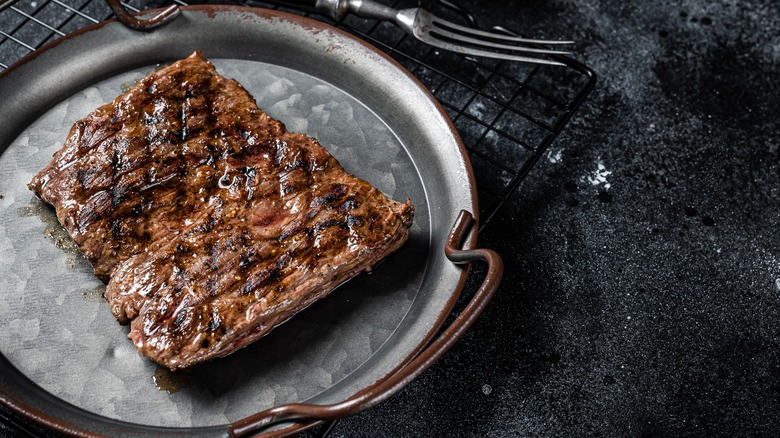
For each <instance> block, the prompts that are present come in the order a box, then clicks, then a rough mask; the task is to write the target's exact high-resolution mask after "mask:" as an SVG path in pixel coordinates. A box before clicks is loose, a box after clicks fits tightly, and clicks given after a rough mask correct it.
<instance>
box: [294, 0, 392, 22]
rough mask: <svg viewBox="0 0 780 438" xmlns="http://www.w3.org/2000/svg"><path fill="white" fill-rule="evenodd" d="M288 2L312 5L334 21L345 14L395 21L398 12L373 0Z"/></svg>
mask: <svg viewBox="0 0 780 438" xmlns="http://www.w3.org/2000/svg"><path fill="white" fill-rule="evenodd" d="M290 3H294V4H301V6H308V7H314V8H315V9H316V10H317V11H319V12H321V13H324V14H326V15H328V16H329V17H330V18H332V19H334V20H336V21H341V20H343V19H344V17H346V16H347V14H355V15H357V16H359V17H363V18H368V19H373V20H386V21H395V17H396V14H397V13H398V11H397V10H396V9H393V8H390V7H387V6H385V5H383V4H380V3H377V2H375V1H373V0H296V1H293V2H290Z"/></svg>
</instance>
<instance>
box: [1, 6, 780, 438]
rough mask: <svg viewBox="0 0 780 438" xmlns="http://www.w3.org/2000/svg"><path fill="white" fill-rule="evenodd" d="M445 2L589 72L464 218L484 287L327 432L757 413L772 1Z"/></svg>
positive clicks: (478, 432) (773, 341) (774, 300)
mask: <svg viewBox="0 0 780 438" xmlns="http://www.w3.org/2000/svg"><path fill="white" fill-rule="evenodd" d="M458 3H459V4H461V5H463V6H465V7H467V8H468V9H470V10H471V11H472V12H473V13H474V15H476V16H477V17H478V19H479V24H480V25H482V26H489V25H493V24H497V25H502V26H505V27H507V28H511V29H515V30H518V31H521V32H523V33H524V34H526V35H529V36H547V37H553V38H571V39H573V40H575V41H577V45H576V46H575V49H574V50H575V55H574V57H575V58H576V59H578V60H580V61H582V62H583V63H585V64H586V65H588V66H590V67H591V68H593V69H594V70H595V71H596V72H597V74H598V75H599V82H598V84H597V85H596V88H595V89H594V90H593V92H592V93H591V95H590V98H589V99H588V101H587V102H586V103H585V105H584V106H583V107H582V108H581V110H580V111H579V112H578V113H577V114H576V115H575V116H574V118H573V119H572V120H571V122H570V123H569V125H568V126H567V127H566V129H565V130H564V132H563V133H562V135H561V136H559V138H558V139H557V140H556V141H555V143H554V144H553V145H552V146H551V148H550V152H551V154H550V155H548V156H546V157H545V158H543V159H542V160H541V161H540V162H539V163H538V164H537V165H536V166H535V168H534V170H533V171H532V173H531V174H530V175H529V176H528V178H527V179H526V180H525V182H524V183H523V184H522V186H521V187H520V189H519V190H518V193H516V194H515V196H514V197H513V198H512V202H511V203H510V204H509V205H507V206H506V208H504V209H502V210H501V211H500V213H499V214H498V216H497V218H496V219H495V221H494V222H493V223H491V224H490V225H489V226H488V227H487V228H486V229H485V230H484V233H483V234H482V235H481V238H480V240H481V245H482V246H485V247H489V248H493V249H495V250H497V251H498V252H499V253H501V254H502V256H503V258H504V261H505V264H506V275H505V279H504V282H503V284H502V286H501V288H500V289H499V291H498V293H497V294H496V296H495V298H494V300H493V302H492V303H491V305H490V307H489V308H488V309H487V310H486V312H485V313H484V314H483V315H482V317H481V318H480V320H479V321H478V322H477V324H476V325H475V326H474V327H473V328H472V330H470V331H469V332H468V333H467V334H466V335H465V337H464V338H463V339H462V340H461V341H460V342H459V343H458V344H457V345H456V346H455V347H454V348H453V349H452V350H451V351H450V352H449V353H447V354H446V355H445V356H444V357H443V358H442V360H441V361H439V362H438V363H437V364H435V365H434V367H433V368H432V369H430V370H429V371H428V372H426V373H424V374H423V375H422V376H421V377H420V378H418V379H417V380H415V381H414V382H412V383H411V384H410V385H409V386H408V387H406V388H405V389H403V390H402V391H401V392H400V393H399V394H397V395H396V396H394V397H393V398H391V399H390V400H388V401H386V402H384V403H382V404H380V405H379V406H377V407H375V408H372V409H370V410H368V411H365V412H363V413H360V414H358V415H356V416H353V417H350V418H347V419H345V420H343V421H341V422H339V423H338V424H337V425H336V426H335V428H334V429H333V432H332V435H331V436H334V437H352V436H380V437H397V436H467V437H472V436H473V437H481V436H496V437H504V436H583V435H597V436H678V435H695V436H735V435H750V436H762V435H763V436H772V435H774V434H776V431H777V430H780V357H779V355H780V350H779V349H778V344H779V342H778V339H780V337H779V336H780V318H779V317H780V233H778V226H779V225H780V224H779V222H780V169H779V168H778V163H780V126H779V125H778V121H777V119H778V113H779V112H780V3H777V2H774V1H770V0H753V1H740V2H736V1H715V2H711V1H704V0H679V1H674V2H672V1H657V2H638V1H634V2H620V1H603V0H602V1H599V0H557V1H542V0H535V1H509V0H501V1H493V2H478V1H476V0H468V1H466V0H463V1H459V2H458ZM3 424H6V423H2V422H0V435H2V434H8V435H9V436H16V433H14V432H10V430H9V429H8V428H7V426H3ZM31 427H32V426H31ZM31 430H33V431H34V432H35V433H36V434H37V433H40V431H39V429H35V428H33V429H31ZM20 436H21V435H20Z"/></svg>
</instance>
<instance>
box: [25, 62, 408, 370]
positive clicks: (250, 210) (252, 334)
mask: <svg viewBox="0 0 780 438" xmlns="http://www.w3.org/2000/svg"><path fill="white" fill-rule="evenodd" d="M29 187H30V189H31V190H33V191H34V192H35V193H36V194H37V195H38V196H39V197H40V198H41V199H43V200H44V201H46V202H48V203H50V204H52V205H53V206H54V207H55V209H56V212H57V217H58V219H59V221H60V223H62V225H63V226H64V227H65V228H66V229H67V230H68V232H69V233H70V236H71V237H72V238H73V240H74V241H75V242H76V243H77V244H78V246H79V247H80V248H81V250H82V251H83V252H84V254H85V255H86V257H87V259H88V260H89V261H90V263H91V264H92V266H93V268H94V271H95V274H96V275H97V276H98V277H99V278H101V279H102V280H103V281H104V282H107V283H108V285H107V287H106V291H105V298H106V300H107V301H108V303H109V306H110V308H111V311H112V312H113V314H114V316H116V318H117V320H119V322H120V323H122V324H127V323H130V327H131V329H130V334H129V338H130V339H132V341H133V342H134V343H135V345H136V347H137V348H138V350H139V351H140V352H141V353H142V354H143V355H145V356H147V357H149V358H150V359H152V360H154V361H155V362H157V363H159V364H161V365H163V366H166V367H168V368H170V369H171V370H176V369H179V368H184V367H188V366H190V365H193V364H196V363H199V362H203V361H205V360H208V359H211V358H215V357H220V356H225V355H227V354H230V353H231V352H233V351H235V350H237V349H239V348H241V347H244V346H246V345H248V344H250V343H252V342H253V341H255V340H257V339H258V338H260V337H262V336H263V335H265V334H267V333H268V332H269V331H270V330H271V329H272V328H273V327H275V326H276V325H278V324H280V323H282V322H283V321H285V320H286V319H287V318H289V317H290V316H292V315H293V314H295V313H296V312H298V311H299V310H301V309H303V308H304V307H306V306H308V305H310V304H312V303H313V302H314V301H316V300H318V299H320V298H322V297H324V296H326V295H327V294H329V293H330V292H331V291H332V290H333V289H334V288H336V286H338V285H339V284H341V283H342V282H344V281H346V280H348V279H350V278H352V277H354V276H355V275H358V274H359V273H361V272H364V271H369V270H371V269H372V267H373V266H374V265H375V264H376V263H377V262H378V261H379V260H381V259H382V258H384V257H385V256H387V255H388V254H390V253H391V252H393V251H395V250H396V249H398V248H399V247H400V246H401V245H403V243H404V242H405V241H406V239H407V238H408V235H409V227H410V226H411V224H412V220H413V215H414V208H413V207H412V205H411V204H410V201H408V200H407V202H406V203H399V202H396V201H394V200H392V199H390V198H388V197H387V196H385V195H384V194H382V193H381V192H379V191H378V190H377V189H376V188H374V187H372V186H371V185H370V184H369V183H367V182H366V181H364V180H362V179H360V178H357V177H355V176H353V175H350V174H348V173H346V172H345V171H344V169H343V168H342V166H341V165H340V164H339V163H338V161H337V160H336V159H335V158H334V157H332V156H331V155H330V154H329V153H328V152H327V151H326V150H325V148H323V147H322V146H321V145H320V144H319V143H318V142H317V140H315V139H313V138H310V137H307V136H306V135H303V134H299V133H292V132H287V130H286V129H285V127H284V125H283V124H282V123H281V122H279V121H278V120H275V119H273V118H271V117H269V116H268V115H267V114H266V113H265V112H263V111H262V110H260V109H259V108H258V107H257V105H256V103H255V101H254V99H253V98H252V96H251V95H250V94H249V93H248V92H247V91H246V90H245V89H244V88H243V87H242V86H241V85H240V84H239V83H237V82H236V81H234V80H228V79H226V78H224V77H222V76H221V75H219V74H218V73H217V71H216V70H215V69H214V66H213V65H212V64H211V63H210V62H208V61H207V60H206V59H204V58H203V57H202V56H201V54H200V53H198V52H196V53H194V54H192V55H191V56H189V57H188V58H186V59H183V60H181V61H178V62H176V63H174V64H172V65H170V66H168V67H166V68H163V69H161V70H159V71H157V72H155V73H152V74H151V75H149V76H147V77H146V78H144V79H143V80H141V81H140V82H139V83H138V84H137V85H135V86H134V87H133V88H132V89H130V90H129V91H128V92H127V93H125V94H123V95H121V96H119V97H118V98H116V99H115V100H114V101H113V102H112V103H109V104H107V105H104V106H101V107H100V108H98V109H96V110H95V111H94V112H92V113H91V114H89V115H88V116H87V117H85V118H84V119H81V120H79V121H78V122H76V123H75V124H74V126H73V127H72V128H71V131H70V134H69V136H68V138H67V140H66V141H65V144H64V145H63V147H62V149H60V150H59V151H57V152H56V153H55V154H54V158H53V159H52V161H51V163H49V165H48V166H46V167H45V168H44V169H43V170H42V171H41V172H40V173H39V174H38V175H36V176H35V177H34V178H33V180H32V182H31V183H30V184H29Z"/></svg>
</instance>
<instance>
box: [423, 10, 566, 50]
mask: <svg viewBox="0 0 780 438" xmlns="http://www.w3.org/2000/svg"><path fill="white" fill-rule="evenodd" d="M423 11H424V10H420V11H419V12H418V14H419V15H418V17H419V18H423V17H422V14H420V13H421V12H423ZM425 12H426V14H425V15H426V16H425V17H424V18H425V19H426V20H427V21H429V22H430V23H434V24H438V25H439V26H440V27H444V28H449V29H451V30H456V31H460V32H463V33H465V34H469V35H471V36H474V37H477V36H478V37H484V38H490V39H493V40H502V41H508V42H514V43H520V44H539V45H566V44H574V41H555V40H535V39H529V38H522V37H518V36H514V35H506V34H500V33H495V32H487V31H484V30H479V29H474V28H473V27H468V26H462V25H460V24H457V23H453V22H451V21H447V20H443V19H441V18H439V17H437V16H435V15H433V14H431V13H430V12H428V11H425Z"/></svg>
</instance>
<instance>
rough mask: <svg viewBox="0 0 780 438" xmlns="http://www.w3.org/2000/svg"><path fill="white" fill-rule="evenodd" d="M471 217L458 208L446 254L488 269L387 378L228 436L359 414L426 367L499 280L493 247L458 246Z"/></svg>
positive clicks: (277, 412) (276, 410)
mask: <svg viewBox="0 0 780 438" xmlns="http://www.w3.org/2000/svg"><path fill="white" fill-rule="evenodd" d="M473 221H474V220H473V217H472V215H471V213H469V212H467V211H465V210H461V212H460V214H459V215H458V218H457V219H456V220H455V225H454V226H453V227H452V230H451V231H450V234H449V237H448V238H447V243H446V245H445V247H444V253H445V255H446V256H447V258H448V259H449V260H450V261H451V262H453V263H455V264H468V263H471V262H475V261H482V262H485V263H487V265H488V269H487V273H486V274H485V278H484V280H483V281H482V284H481V285H480V287H479V289H478V290H477V292H476V293H475V294H474V296H473V297H472V298H471V301H470V302H469V303H468V305H467V306H466V307H465V308H464V309H463V311H462V312H461V313H460V315H458V317H457V318H455V320H454V321H453V322H452V323H451V324H450V325H449V327H447V328H446V329H445V330H444V331H443V332H441V334H440V335H439V337H438V338H436V339H435V340H434V341H433V342H431V343H430V344H429V345H428V347H427V348H425V349H424V350H423V351H422V352H420V353H419V354H418V355H417V356H415V357H414V359H412V360H411V361H409V362H408V363H407V364H406V365H404V366H402V367H400V368H399V369H397V370H396V371H395V372H394V373H392V374H390V375H389V376H388V377H385V378H384V379H383V380H381V381H379V382H377V383H376V384H374V385H372V386H370V387H369V388H367V389H365V390H363V391H361V392H358V393H357V394H355V395H353V396H352V397H350V398H348V399H346V400H344V401H342V402H339V403H334V404H330V405H317V404H306V403H291V404H286V405H281V406H276V407H273V408H270V409H267V410H265V411H262V412H259V413H257V414H254V415H251V416H249V417H246V418H244V419H242V420H238V421H236V422H235V423H232V424H230V425H228V433H229V434H230V436H231V437H237V436H243V435H247V434H250V433H255V432H257V431H259V430H261V429H263V428H266V427H268V426H270V425H272V424H276V423H280V422H287V421H297V422H299V423H300V422H301V420H303V422H306V423H311V424H314V423H316V422H319V421H327V420H335V419H338V418H341V417H344V416H347V415H351V414H354V413H357V412H358V411H361V410H363V409H367V408H370V407H372V406H374V405H376V404H378V403H380V402H382V401H384V400H386V399H388V398H389V397H390V396H392V395H393V394H395V393H396V392H398V391H399V390H400V389H401V388H403V387H404V386H406V385H407V384H408V383H409V382H411V381H412V380H413V379H415V378H416V377H417V376H419V375H420V374H421V373H422V372H423V371H425V370H427V369H428V368H430V367H431V365H433V363H434V362H436V361H437V360H438V359H439V358H440V357H441V356H442V355H443V354H444V353H445V352H446V351H447V350H449V349H450V347H452V345H453V344H454V343H455V341H457V340H458V339H460V337H461V336H463V333H465V332H466V330H468V329H469V327H471V325H472V324H473V323H474V321H476V319H477V317H479V315H480V314H481V313H482V311H483V310H484V309H485V307H486V306H487V304H488V302H490V299H491V298H492V297H493V294H494V293H495V291H496V289H497V288H498V285H499V283H500V281H501V276H502V274H503V270H504V265H503V262H502V261H501V257H500V256H499V255H498V254H497V253H496V252H495V251H492V250H489V249H471V250H461V249H459V248H460V245H461V243H462V241H463V237H464V236H465V234H466V231H467V230H468V229H469V227H470V226H471V224H472V222H473ZM294 427H297V425H292V426H289V427H287V428H283V429H277V430H272V431H267V432H265V433H263V434H261V435H258V436H265V437H271V436H284V435H286V434H288V433H291V432H293V431H292V430H289V429H291V428H294Z"/></svg>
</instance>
